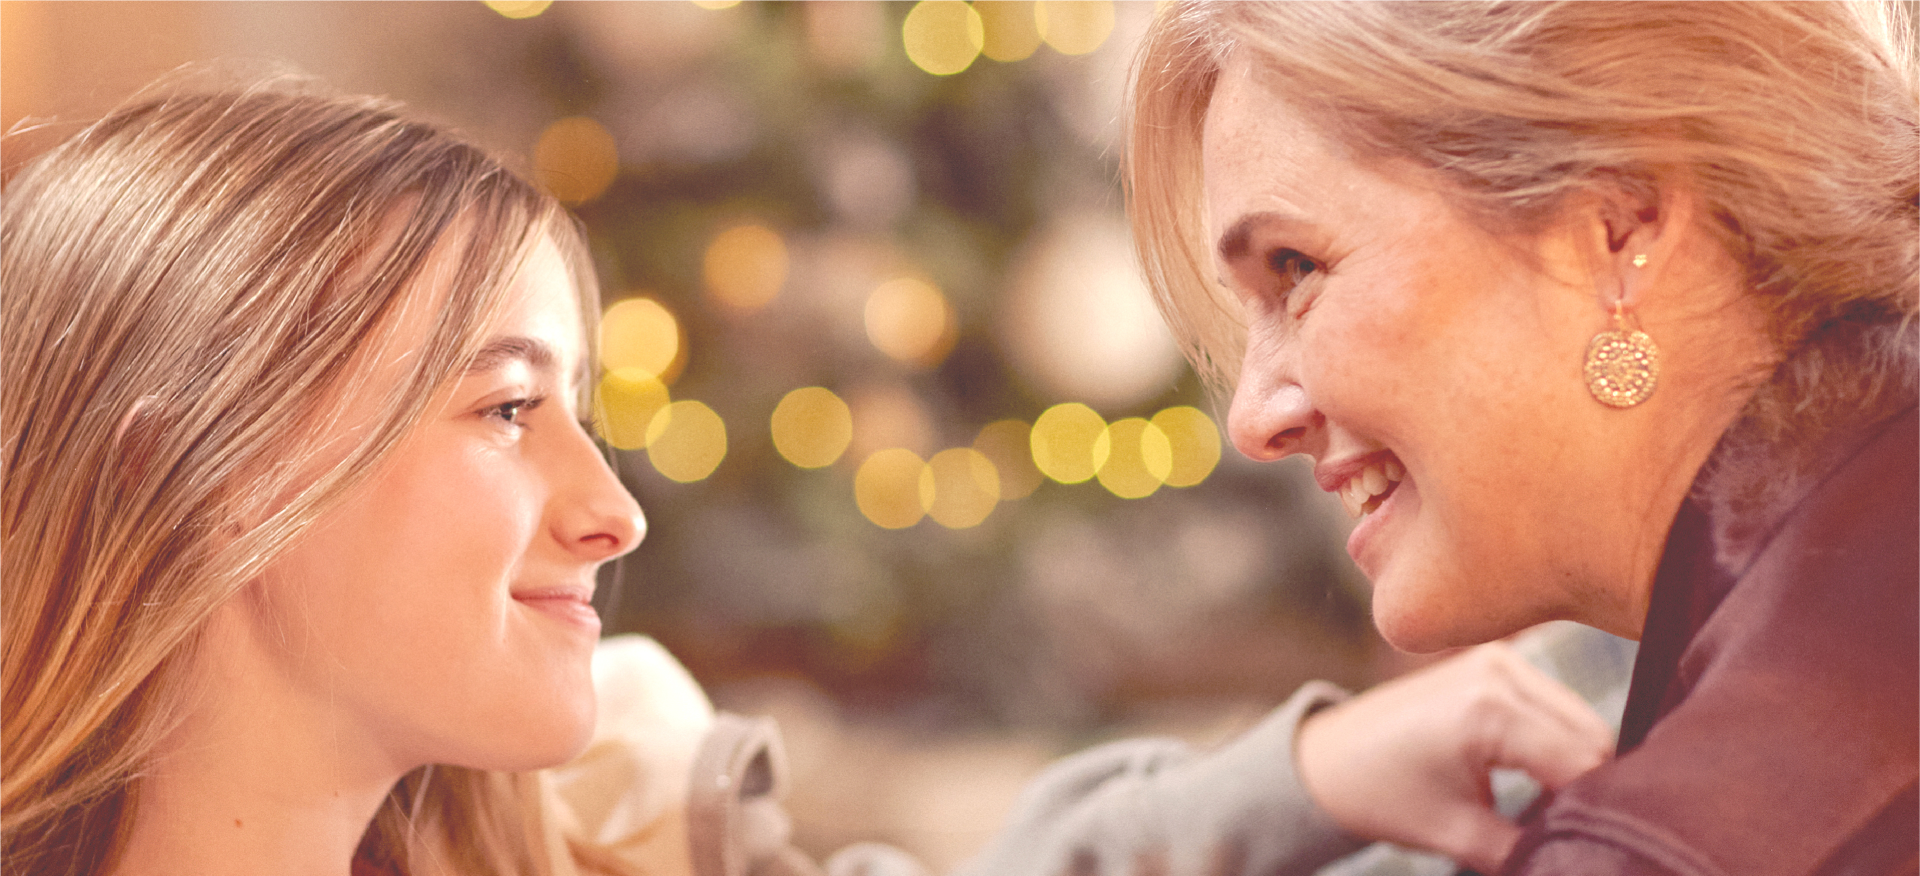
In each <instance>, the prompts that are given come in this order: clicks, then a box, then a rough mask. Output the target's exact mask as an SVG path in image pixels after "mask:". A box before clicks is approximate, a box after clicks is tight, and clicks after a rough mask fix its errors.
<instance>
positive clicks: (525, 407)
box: [481, 398, 546, 426]
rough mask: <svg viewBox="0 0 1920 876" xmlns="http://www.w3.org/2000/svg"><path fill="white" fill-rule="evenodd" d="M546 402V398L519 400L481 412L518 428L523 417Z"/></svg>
mask: <svg viewBox="0 0 1920 876" xmlns="http://www.w3.org/2000/svg"><path fill="white" fill-rule="evenodd" d="M544 401H546V399H545V398H517V399H514V400H512V401H506V402H501V403H499V404H497V405H491V406H489V407H488V408H487V409H486V410H483V411H481V414H482V415H483V416H486V417H490V418H492V419H496V420H499V421H500V422H502V423H505V424H507V425H509V426H518V425H521V423H520V418H521V417H522V416H525V415H526V414H527V413H528V412H529V411H532V410H533V409H534V408H537V407H539V406H540V403H541V402H544Z"/></svg>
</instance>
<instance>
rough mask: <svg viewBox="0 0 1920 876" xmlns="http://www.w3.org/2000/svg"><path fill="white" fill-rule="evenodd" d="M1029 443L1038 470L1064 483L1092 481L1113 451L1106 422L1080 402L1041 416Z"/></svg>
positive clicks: (1067, 404)
mask: <svg viewBox="0 0 1920 876" xmlns="http://www.w3.org/2000/svg"><path fill="white" fill-rule="evenodd" d="M1028 444H1029V445H1030V446H1031V447H1032V450H1033V464H1034V467H1035V468H1038V469H1040V473H1041V474H1044V475H1046V476H1047V477H1050V478H1053V479H1054V480H1056V481H1059V482H1060V483H1063V484H1078V483H1082V482H1084V481H1087V480H1089V479H1091V478H1092V477H1093V476H1094V473H1095V472H1098V471H1099V470H1100V466H1102V465H1105V464H1106V462H1107V454H1108V453H1109V452H1110V451H1111V449H1112V448H1111V441H1110V439H1109V438H1108V437H1107V423H1106V421H1105V420H1103V419H1101V418H1100V415H1099V414H1097V413H1095V412H1094V410H1093V409H1092V408H1090V407H1087V406H1086V405H1083V404H1081V403H1079V402H1066V403H1063V404H1057V405H1054V406H1053V407H1050V408H1048V409H1046V411H1045V412H1043V413H1041V414H1040V416H1039V417H1038V418H1036V419H1035V420H1034V421H1033V434H1032V436H1031V437H1030V438H1029V440H1028Z"/></svg>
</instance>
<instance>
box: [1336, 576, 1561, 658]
mask: <svg viewBox="0 0 1920 876" xmlns="http://www.w3.org/2000/svg"><path fill="white" fill-rule="evenodd" d="M1373 625H1374V628H1375V629H1377V630H1379V632H1380V637H1381V638H1383V639H1385V640H1387V644H1389V645H1392V646H1393V647H1395V648H1397V649H1399V650H1401V651H1405V652H1408V653H1410V654H1431V653H1433V652H1435V651H1444V650H1447V649H1449V648H1465V647H1468V646H1471V645H1478V644H1480V643H1482V642H1491V641H1493V640H1495V639H1498V638H1501V637H1503V636H1506V635H1509V634H1511V633H1514V632H1516V631H1518V630H1520V629H1522V628H1524V626H1525V625H1524V624H1521V625H1518V626H1515V625H1513V624H1510V623H1509V622H1508V621H1507V620H1506V619H1505V618H1503V617H1498V616H1495V615H1493V614H1490V613H1488V612H1486V611H1485V610H1484V607H1476V606H1474V605H1472V604H1469V601H1468V600H1466V599H1465V598H1463V597H1460V596H1458V595H1443V594H1438V593H1433V592H1425V593H1420V592H1415V593H1408V592H1405V591H1404V590H1403V589H1402V588H1399V587H1396V586H1394V583H1393V582H1391V581H1388V582H1387V583H1385V584H1384V585H1382V584H1376V585H1375V586H1374V591H1373Z"/></svg>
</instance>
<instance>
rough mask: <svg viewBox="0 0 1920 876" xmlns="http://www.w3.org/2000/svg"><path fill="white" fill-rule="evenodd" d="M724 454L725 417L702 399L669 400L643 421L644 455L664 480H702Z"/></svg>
mask: <svg viewBox="0 0 1920 876" xmlns="http://www.w3.org/2000/svg"><path fill="white" fill-rule="evenodd" d="M726 457H727V424H726V421H724V420H722V419H720V415H719V414H717V413H714V411H713V409H712V408H710V407H707V406H706V405H705V404H704V403H701V402H697V401H690V400H687V401H677V402H672V403H669V404H668V405H667V406H666V407H663V408H661V409H660V410H659V411H658V412H657V413H655V414H654V415H653V420H652V422H650V423H648V424H647V459H648V460H649V461H650V462H652V463H653V467H654V470H656V471H658V472H660V474H662V475H664V476H665V477H666V478H667V479H668V480H671V481H678V482H680V483H683V484H687V483H692V482H694V481H701V480H706V479H707V477H708V476H709V475H711V474H713V470H714V469H716V468H718V467H719V466H720V461H721V460H723V459H725V458H726Z"/></svg>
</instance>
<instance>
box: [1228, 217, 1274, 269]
mask: <svg viewBox="0 0 1920 876" xmlns="http://www.w3.org/2000/svg"><path fill="white" fill-rule="evenodd" d="M1268 215H1271V214H1264V213H1251V214H1248V215H1245V216H1242V217H1240V218H1239V220H1237V221H1235V222H1234V223H1233V224H1232V225H1230V226H1228V227H1227V230H1226V231H1225V232H1224V233H1222V234H1221V235H1220V242H1219V243H1218V244H1216V245H1215V247H1214V251H1215V252H1216V253H1218V254H1219V256H1220V260H1221V261H1227V262H1230V261H1233V260H1235V259H1237V258H1239V257H1241V256H1242V255H1245V254H1246V252H1247V241H1249V240H1251V239H1252V238H1253V226H1254V224H1255V223H1257V222H1259V221H1260V219H1261V218H1263V217H1265V216H1268Z"/></svg>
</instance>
